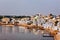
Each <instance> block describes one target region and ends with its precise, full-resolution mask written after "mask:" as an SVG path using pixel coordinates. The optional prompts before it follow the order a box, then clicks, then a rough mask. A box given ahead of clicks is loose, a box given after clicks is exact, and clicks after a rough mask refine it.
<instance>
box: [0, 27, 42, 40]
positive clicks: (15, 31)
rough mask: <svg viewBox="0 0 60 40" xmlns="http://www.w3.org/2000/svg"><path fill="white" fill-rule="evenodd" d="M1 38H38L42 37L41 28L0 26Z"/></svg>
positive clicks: (12, 39) (8, 39)
mask: <svg viewBox="0 0 60 40" xmlns="http://www.w3.org/2000/svg"><path fill="white" fill-rule="evenodd" d="M0 33H2V34H0V39H1V40H5V39H6V40H40V39H41V38H42V31H41V30H38V31H37V30H35V29H33V30H31V29H26V28H24V27H21V26H19V27H18V26H14V27H9V26H0Z"/></svg>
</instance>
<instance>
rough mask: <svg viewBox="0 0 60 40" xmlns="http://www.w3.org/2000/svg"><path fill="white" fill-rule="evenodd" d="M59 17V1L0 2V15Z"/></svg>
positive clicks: (8, 0)
mask: <svg viewBox="0 0 60 40" xmlns="http://www.w3.org/2000/svg"><path fill="white" fill-rule="evenodd" d="M39 12H40V13H42V14H44V15H47V14H48V13H50V12H51V13H52V14H55V15H59V13H60V0H0V15H34V14H36V13H39Z"/></svg>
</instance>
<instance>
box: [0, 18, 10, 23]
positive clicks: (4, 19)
mask: <svg viewBox="0 0 60 40" xmlns="http://www.w3.org/2000/svg"><path fill="white" fill-rule="evenodd" d="M1 20H2V22H3V23H6V24H8V22H9V21H10V19H9V18H2V19H1Z"/></svg>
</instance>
